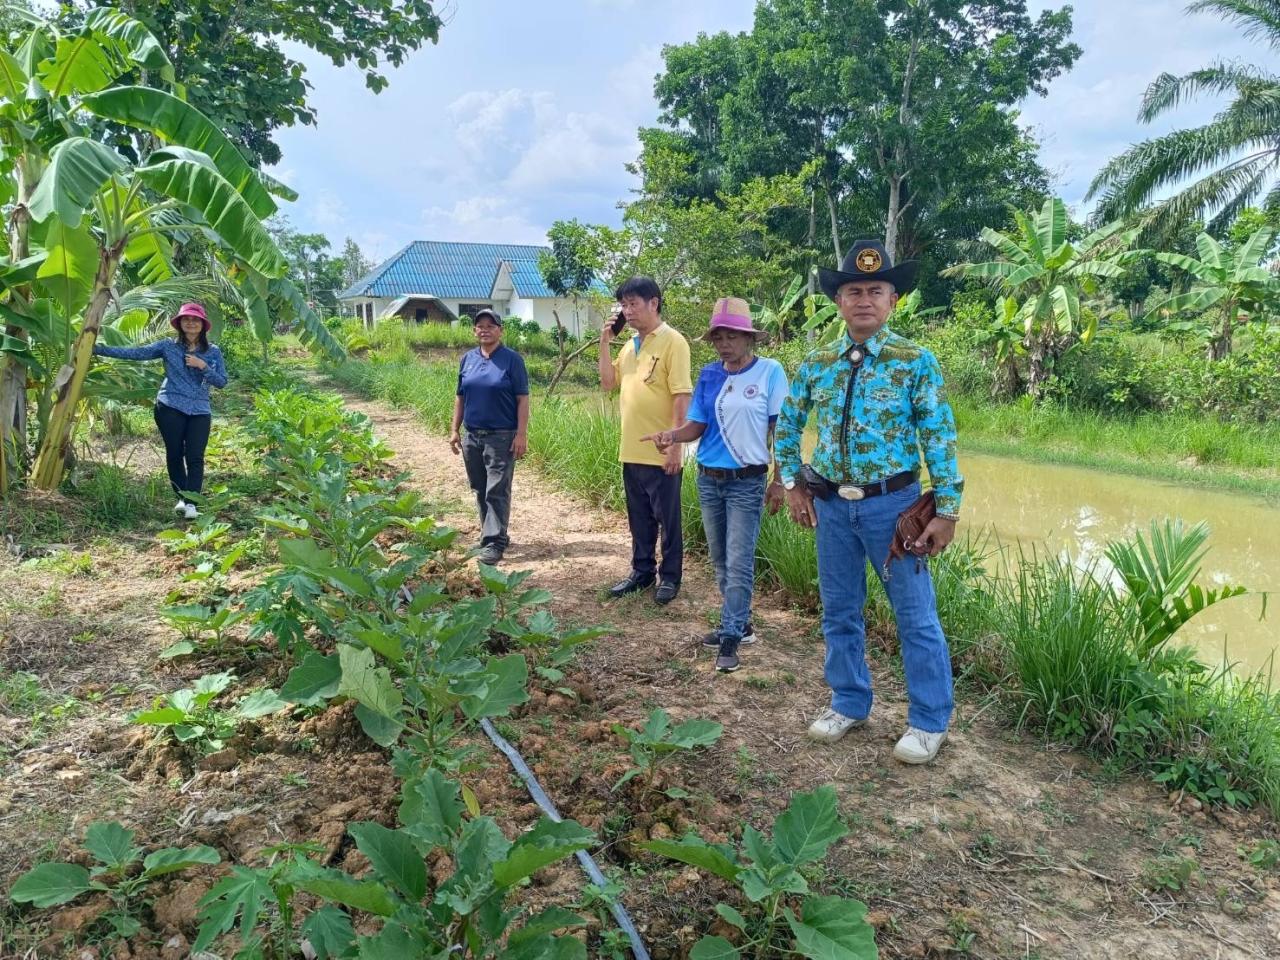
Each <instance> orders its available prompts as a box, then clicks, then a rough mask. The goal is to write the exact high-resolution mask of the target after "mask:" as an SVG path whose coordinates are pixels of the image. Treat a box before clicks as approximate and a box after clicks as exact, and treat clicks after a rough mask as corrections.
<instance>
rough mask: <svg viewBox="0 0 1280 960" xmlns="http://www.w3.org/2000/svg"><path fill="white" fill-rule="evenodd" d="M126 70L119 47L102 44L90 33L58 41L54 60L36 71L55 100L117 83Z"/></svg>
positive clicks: (125, 61)
mask: <svg viewBox="0 0 1280 960" xmlns="http://www.w3.org/2000/svg"><path fill="white" fill-rule="evenodd" d="M128 69H129V62H128V61H127V60H126V59H125V57H124V56H123V53H122V51H121V49H120V47H119V46H117V45H116V44H112V43H103V42H101V41H100V40H99V39H98V38H97V37H95V36H94V35H93V34H92V33H91V32H89V31H85V32H84V33H82V34H80V35H79V36H72V37H59V38H58V43H57V46H56V47H55V48H54V51H53V56H51V57H49V58H48V59H46V60H43V61H41V63H40V64H39V66H38V67H37V68H36V75H37V76H38V77H39V78H40V83H41V84H42V85H43V86H44V88H45V89H46V90H48V91H49V96H50V97H51V98H53V99H54V100H58V99H61V98H62V97H66V96H68V95H70V94H73V93H92V92H94V91H95V90H101V89H102V88H103V87H106V86H108V85H110V84H112V83H114V82H115V81H116V79H117V78H118V77H119V76H120V75H121V74H122V73H124V72H125V71H126V70H128Z"/></svg>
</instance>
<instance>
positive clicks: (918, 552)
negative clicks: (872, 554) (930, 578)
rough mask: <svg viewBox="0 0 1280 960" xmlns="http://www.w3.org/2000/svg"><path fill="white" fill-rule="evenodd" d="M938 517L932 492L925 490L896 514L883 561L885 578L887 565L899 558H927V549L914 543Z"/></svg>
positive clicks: (887, 573)
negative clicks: (891, 535)
mask: <svg viewBox="0 0 1280 960" xmlns="http://www.w3.org/2000/svg"><path fill="white" fill-rule="evenodd" d="M937 515H938V508H937V505H936V504H935V503H934V500H933V491H932V490H926V491H925V492H924V493H922V494H921V495H920V499H918V500H917V501H916V502H915V503H913V504H912V505H911V506H909V507H907V509H905V510H903V511H902V513H900V514H898V523H897V526H896V527H895V528H894V531H893V541H892V542H891V543H890V544H889V556H888V557H887V558H886V559H885V561H884V572H885V576H888V575H889V564H891V563H892V562H893V561H894V560H897V559H898V558H900V557H905V556H906V555H907V554H912V555H913V556H916V557H927V556H928V555H929V550H928V548H927V547H917V546H916V541H917V540H919V539H920V537H921V536H922V535H923V534H924V529H925V527H927V526H929V522H930V521H931V520H933V518H934V517H936V516H937Z"/></svg>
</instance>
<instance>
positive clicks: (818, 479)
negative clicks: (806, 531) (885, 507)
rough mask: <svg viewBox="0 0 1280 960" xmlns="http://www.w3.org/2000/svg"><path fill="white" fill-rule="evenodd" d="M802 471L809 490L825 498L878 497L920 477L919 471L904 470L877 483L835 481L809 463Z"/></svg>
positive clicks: (858, 498) (904, 486)
mask: <svg viewBox="0 0 1280 960" xmlns="http://www.w3.org/2000/svg"><path fill="white" fill-rule="evenodd" d="M801 473H802V479H803V481H804V484H805V486H807V487H808V488H809V492H810V493H812V494H813V495H814V496H816V497H819V498H820V499H823V500H826V499H829V498H830V497H832V496H837V497H840V499H842V500H865V499H866V498H867V497H878V496H880V495H882V494H885V493H894V492H895V491H898V490H902V489H904V488H906V487H909V486H911V484H913V483H915V482H916V480H917V479H918V477H919V473H918V471H915V470H904V471H902V473H895V474H894V475H893V476H892V477H888V478H887V479H884V480H878V481H876V482H875V483H835V482H833V481H831V480H828V479H827V478H826V477H824V476H823V475H822V474H820V473H818V472H817V471H816V470H814V469H813V468H812V467H810V466H809V465H808V464H805V465H804V467H803V468H802V469H801Z"/></svg>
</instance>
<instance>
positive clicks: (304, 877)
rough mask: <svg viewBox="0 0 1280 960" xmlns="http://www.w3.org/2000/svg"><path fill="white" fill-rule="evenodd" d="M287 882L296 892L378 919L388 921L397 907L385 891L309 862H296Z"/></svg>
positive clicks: (371, 882)
mask: <svg viewBox="0 0 1280 960" xmlns="http://www.w3.org/2000/svg"><path fill="white" fill-rule="evenodd" d="M289 879H290V880H291V881H292V882H293V884H294V886H296V887H297V888H298V889H299V890H305V891H306V892H307V893H310V894H312V895H313V896H317V897H321V898H323V899H325V900H332V901H333V902H335V903H340V904H342V905H343V906H347V907H352V908H353V909H356V910H364V911H365V912H366V913H372V914H376V915H377V916H379V917H389V916H391V915H392V914H393V913H395V912H396V909H397V908H398V904H397V903H396V901H395V898H394V897H392V896H391V894H390V893H388V892H387V888H386V887H384V886H383V885H382V884H380V883H375V882H373V881H372V880H356V879H354V878H352V877H351V876H349V875H347V874H345V873H343V872H342V871H341V870H332V869H328V868H326V867H318V866H316V865H315V864H314V863H312V862H311V861H310V860H300V861H297V862H296V863H295V864H294V866H293V869H292V870H290V871H289Z"/></svg>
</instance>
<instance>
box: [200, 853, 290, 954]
mask: <svg viewBox="0 0 1280 960" xmlns="http://www.w3.org/2000/svg"><path fill="white" fill-rule="evenodd" d="M274 902H275V894H274V893H272V890H271V884H270V883H268V882H267V875H266V872H265V871H261V870H251V869H249V868H248V867H241V866H237V865H232V867H231V875H230V876H229V877H223V878H222V879H221V880H219V881H218V882H217V883H216V884H215V885H214V887H213V889H212V890H210V891H209V892H208V893H206V894H205V895H204V896H203V897H201V898H200V903H199V906H200V914H199V916H198V917H197V919H198V920H199V921H200V931H199V933H198V934H197V935H196V941H195V943H193V944H192V945H191V952H192V953H193V954H194V953H199V952H200V951H202V950H207V949H209V947H210V946H211V945H212V943H213V941H215V940H217V939H218V937H220V936H222V934H224V933H226V932H227V931H228V930H230V929H231V928H232V927H233V926H235V922H236V918H237V917H239V918H240V934H241V939H242V940H245V941H247V940H248V939H249V935H250V932H251V931H252V930H253V928H254V927H255V926H257V924H258V918H259V917H260V916H261V915H262V910H263V905H264V904H267V903H274Z"/></svg>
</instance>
